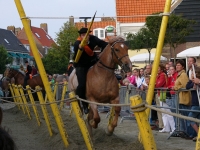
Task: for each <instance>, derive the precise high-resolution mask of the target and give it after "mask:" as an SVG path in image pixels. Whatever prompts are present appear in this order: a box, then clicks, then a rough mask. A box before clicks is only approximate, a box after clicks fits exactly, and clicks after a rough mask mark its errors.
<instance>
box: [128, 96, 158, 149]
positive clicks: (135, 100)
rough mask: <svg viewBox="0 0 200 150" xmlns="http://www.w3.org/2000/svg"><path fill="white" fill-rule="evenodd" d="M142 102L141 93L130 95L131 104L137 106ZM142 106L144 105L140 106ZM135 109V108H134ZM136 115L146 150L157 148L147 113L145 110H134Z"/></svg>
mask: <svg viewBox="0 0 200 150" xmlns="http://www.w3.org/2000/svg"><path fill="white" fill-rule="evenodd" d="M141 103H142V98H141V97H140V96H139V95H135V96H132V97H130V104H131V106H133V107H134V106H137V105H139V104H141ZM140 108H142V107H140ZM140 108H139V109H140ZM133 110H134V109H133ZM134 115H135V118H136V121H137V124H138V128H139V131H140V135H141V137H142V141H143V142H142V143H143V146H144V149H145V150H149V149H151V150H156V149H157V148H156V144H155V141H154V137H153V133H152V130H151V127H150V125H149V122H148V117H147V114H146V113H145V110H142V111H138V112H137V111H134Z"/></svg>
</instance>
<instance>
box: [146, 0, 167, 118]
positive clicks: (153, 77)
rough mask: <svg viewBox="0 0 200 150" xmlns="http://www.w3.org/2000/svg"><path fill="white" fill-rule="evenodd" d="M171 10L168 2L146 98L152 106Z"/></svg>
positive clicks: (148, 110)
mask: <svg viewBox="0 0 200 150" xmlns="http://www.w3.org/2000/svg"><path fill="white" fill-rule="evenodd" d="M170 8H171V0H166V2H165V8H164V14H166V15H164V16H163V18H162V24H161V28H160V34H159V37H158V43H157V47H156V54H155V59H154V63H153V67H152V72H151V80H150V84H149V89H148V92H147V97H146V101H147V103H148V104H149V105H151V103H152V100H153V95H154V88H155V82H156V76H157V73H158V66H159V63H160V57H161V53H162V48H163V43H164V38H165V33H166V29H167V24H168V19H169V16H168V15H167V14H168V13H170ZM149 112H150V109H146V113H147V116H149Z"/></svg>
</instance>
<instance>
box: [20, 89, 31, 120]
mask: <svg viewBox="0 0 200 150" xmlns="http://www.w3.org/2000/svg"><path fill="white" fill-rule="evenodd" d="M18 89H19V91H20V94H21V96H22V100H23V102H24V104H25V108H26V111H27V114H28V118H29V119H31V114H30V109H29V106H28V105H27V104H28V103H27V101H26V97H25V96H24V91H23V89H22V86H21V85H18Z"/></svg>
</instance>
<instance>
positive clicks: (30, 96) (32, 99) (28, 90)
mask: <svg viewBox="0 0 200 150" xmlns="http://www.w3.org/2000/svg"><path fill="white" fill-rule="evenodd" d="M26 91H27V92H28V96H29V99H30V101H31V104H32V107H33V111H34V113H35V117H36V120H37V123H38V126H40V125H41V122H40V116H39V113H38V110H37V106H36V105H35V101H34V98H33V95H32V93H31V88H30V86H29V85H27V86H26Z"/></svg>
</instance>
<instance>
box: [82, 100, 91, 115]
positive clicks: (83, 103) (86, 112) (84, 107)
mask: <svg viewBox="0 0 200 150" xmlns="http://www.w3.org/2000/svg"><path fill="white" fill-rule="evenodd" d="M82 105H83V111H84V113H85V114H88V113H89V109H88V103H86V102H82Z"/></svg>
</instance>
